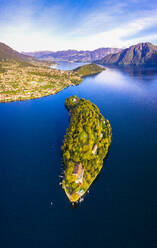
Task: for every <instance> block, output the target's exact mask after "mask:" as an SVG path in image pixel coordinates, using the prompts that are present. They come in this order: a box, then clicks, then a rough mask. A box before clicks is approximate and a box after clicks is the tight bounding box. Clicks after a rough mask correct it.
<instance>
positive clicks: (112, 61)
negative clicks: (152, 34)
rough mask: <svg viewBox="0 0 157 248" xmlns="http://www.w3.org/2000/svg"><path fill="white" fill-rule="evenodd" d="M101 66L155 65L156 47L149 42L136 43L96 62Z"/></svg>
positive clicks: (156, 60) (156, 57)
mask: <svg viewBox="0 0 157 248" xmlns="http://www.w3.org/2000/svg"><path fill="white" fill-rule="evenodd" d="M97 63H99V64H102V65H107V64H108V65H157V46H155V45H153V44H152V43H150V42H143V43H138V44H136V45H133V46H130V47H129V48H126V49H124V50H122V51H121V52H118V53H116V54H111V55H107V56H105V57H104V58H103V59H101V60H99V61H97Z"/></svg>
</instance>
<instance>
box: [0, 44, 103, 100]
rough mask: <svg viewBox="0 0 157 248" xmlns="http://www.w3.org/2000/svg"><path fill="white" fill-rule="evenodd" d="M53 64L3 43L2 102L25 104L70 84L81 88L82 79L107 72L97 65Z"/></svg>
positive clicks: (0, 47) (0, 48)
mask: <svg viewBox="0 0 157 248" xmlns="http://www.w3.org/2000/svg"><path fill="white" fill-rule="evenodd" d="M52 64H53V63H52V62H49V61H40V60H36V59H34V58H32V57H29V56H26V55H22V54H20V53H18V52H16V51H14V50H12V49H11V48H9V47H8V46H6V45H5V44H3V43H0V102H11V101H23V100H28V99H34V98H40V97H43V96H48V95H53V94H56V93H58V92H59V91H61V90H63V89H64V88H66V87H68V86H70V85H78V84H80V83H81V82H82V77H84V76H86V75H87V72H88V75H93V74H96V73H99V72H101V71H103V70H104V68H102V67H100V66H98V65H96V64H88V65H83V66H81V67H79V68H78V70H77V69H76V70H72V71H62V70H57V69H53V68H51V65H52Z"/></svg>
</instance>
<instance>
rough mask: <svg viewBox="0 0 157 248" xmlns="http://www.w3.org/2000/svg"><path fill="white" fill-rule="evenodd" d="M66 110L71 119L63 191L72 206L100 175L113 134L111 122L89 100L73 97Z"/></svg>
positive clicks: (65, 153)
mask: <svg viewBox="0 0 157 248" xmlns="http://www.w3.org/2000/svg"><path fill="white" fill-rule="evenodd" d="M65 106H66V108H67V109H68V111H69V113H70V116H71V117H70V125H69V128H68V129H67V133H66V135H65V137H64V143H63V146H62V151H63V160H64V165H65V170H64V178H63V180H62V187H63V189H64V191H65V193H66V195H67V197H68V199H69V201H70V202H72V203H73V202H78V201H79V199H81V198H82V197H83V195H84V194H85V193H86V191H87V190H88V188H89V187H90V185H91V184H92V183H93V181H94V180H95V178H96V177H97V175H98V174H99V173H100V171H101V169H102V166H103V160H104V158H105V157H106V155H107V153H108V149H109V146H110V143H111V136H112V130H111V126H110V123H109V121H108V120H107V119H105V118H104V117H103V115H102V114H101V113H100V111H99V109H98V107H97V106H96V105H95V104H93V103H91V102H90V101H89V100H85V99H83V98H82V99H80V98H78V97H77V96H71V97H69V98H67V99H66V101H65Z"/></svg>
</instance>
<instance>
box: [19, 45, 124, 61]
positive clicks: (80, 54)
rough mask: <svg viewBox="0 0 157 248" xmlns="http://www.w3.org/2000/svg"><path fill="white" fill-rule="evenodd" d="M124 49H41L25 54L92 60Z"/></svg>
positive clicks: (37, 56)
mask: <svg viewBox="0 0 157 248" xmlns="http://www.w3.org/2000/svg"><path fill="white" fill-rule="evenodd" d="M121 50H122V49H119V48H99V49H96V50H94V51H77V50H66V51H58V52H52V51H41V52H40V51H39V52H25V53H23V54H24V55H29V56H33V57H35V58H37V59H41V60H51V61H66V62H92V61H95V60H100V59H102V58H103V57H105V56H106V55H108V54H113V53H117V52H120V51H121Z"/></svg>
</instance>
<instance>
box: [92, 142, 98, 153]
mask: <svg viewBox="0 0 157 248" xmlns="http://www.w3.org/2000/svg"><path fill="white" fill-rule="evenodd" d="M97 149H98V146H97V144H95V145H94V146H93V149H92V153H93V154H95V153H96V151H97Z"/></svg>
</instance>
